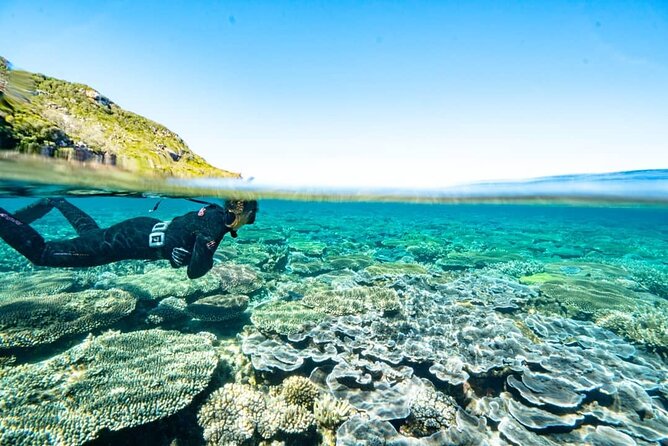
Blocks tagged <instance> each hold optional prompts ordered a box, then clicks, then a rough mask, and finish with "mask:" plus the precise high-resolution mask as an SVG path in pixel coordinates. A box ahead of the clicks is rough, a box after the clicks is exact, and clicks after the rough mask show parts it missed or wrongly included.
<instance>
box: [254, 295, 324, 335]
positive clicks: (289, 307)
mask: <svg viewBox="0 0 668 446" xmlns="http://www.w3.org/2000/svg"><path fill="white" fill-rule="evenodd" d="M326 317H327V315H326V314H325V313H323V312H321V311H317V310H315V309H311V308H308V307H306V306H304V305H302V304H301V303H299V302H285V301H273V302H269V303H266V304H264V305H262V306H259V307H255V309H254V310H253V313H252V315H251V321H252V322H253V325H255V326H256V327H257V328H258V329H259V330H261V331H263V332H273V333H278V334H291V333H298V332H300V331H303V330H305V329H306V328H308V327H311V326H313V325H316V324H318V323H320V322H321V321H323V320H324V319H325V318H326Z"/></svg>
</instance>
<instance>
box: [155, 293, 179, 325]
mask: <svg viewBox="0 0 668 446" xmlns="http://www.w3.org/2000/svg"><path fill="white" fill-rule="evenodd" d="M187 306H188V303H187V302H186V300H185V299H182V298H178V297H167V298H165V299H162V300H161V301H160V302H159V303H158V305H157V306H156V307H155V308H153V309H152V310H151V311H149V313H148V316H147V317H146V322H148V323H149V324H155V325H158V324H163V323H167V322H174V321H178V320H180V319H183V318H186V317H188V313H187V312H186V307H187Z"/></svg>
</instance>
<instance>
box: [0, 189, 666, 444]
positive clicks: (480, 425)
mask: <svg viewBox="0 0 668 446" xmlns="http://www.w3.org/2000/svg"><path fill="white" fill-rule="evenodd" d="M17 190H18V189H17ZM40 198H41V197H38V196H24V197H19V196H16V195H11V194H9V193H6V194H5V195H4V196H2V197H0V208H2V209H4V210H5V211H6V214H5V215H10V214H11V215H21V214H20V213H19V214H16V211H17V210H20V209H22V208H24V207H25V206H27V205H30V204H31V203H34V202H35V201H37V200H39V199H40ZM51 198H59V197H53V196H52V197H51ZM60 198H63V197H60ZM64 198H66V200H67V201H68V202H69V203H71V204H72V205H73V206H76V207H77V208H78V209H80V210H82V211H83V212H85V214H87V215H88V216H90V217H91V218H92V219H93V220H94V221H95V223H97V225H99V226H100V227H102V228H105V227H109V226H111V225H114V224H117V223H119V222H122V221H123V220H126V219H130V218H135V217H151V218H153V219H158V220H160V221H165V222H167V221H170V220H172V219H174V218H175V217H177V216H180V215H184V214H186V213H188V212H195V213H197V212H199V213H202V212H203V211H202V208H203V207H205V206H206V204H205V203H194V202H192V201H188V200H186V199H182V198H161V199H159V198H150V197H147V198H137V197H102V196H92V197H82V196H81V193H80V196H78V197H77V196H67V197H64ZM199 198H200V200H201V201H204V202H207V201H210V202H213V203H219V204H221V205H222V201H219V200H218V199H217V198H206V197H199ZM258 205H259V210H258V212H257V216H256V220H255V222H254V224H247V225H245V226H244V227H242V228H240V229H239V230H238V237H236V238H233V237H231V236H230V234H228V235H226V236H225V237H224V238H223V240H222V241H221V242H220V245H219V246H218V247H217V249H215V246H214V249H215V254H214V255H213V266H212V267H211V269H210V270H209V271H208V272H206V274H204V275H203V276H202V277H199V278H195V279H190V278H189V277H188V272H187V269H186V268H173V267H172V266H173V265H170V260H169V259H161V260H155V261H145V260H123V261H119V262H114V263H109V264H105V265H98V266H92V267H80V268H57V267H45V266H43V267H40V266H35V265H33V264H32V263H31V262H30V261H29V260H27V259H26V258H25V257H23V256H22V255H21V254H19V253H18V252H17V251H15V250H14V249H13V248H12V247H11V246H10V245H9V244H7V243H5V242H2V241H0V444H2V445H125V444H136V445H140V444H156V445H170V446H177V445H182V446H183V445H266V446H270V445H271V446H279V445H340V446H343V445H369V446H371V445H425V446H435V445H580V444H586V445H608V446H611V445H651V444H667V443H666V442H668V254H667V253H668V207H667V206H665V205H640V204H638V205H633V204H628V203H627V204H623V205H622V204H615V203H599V204H598V205H586V204H582V203H580V204H577V205H567V204H563V203H556V202H550V201H549V200H548V201H545V202H543V203H533V204H520V203H515V204H490V203H488V204H474V203H468V204H454V203H450V204H424V203H405V202H403V203H402V202H387V203H380V202H373V201H368V202H315V201H291V200H277V199H266V200H262V199H260V200H259V203H258ZM193 215H195V214H193ZM31 226H32V227H33V228H34V229H35V230H36V231H37V232H38V233H39V234H41V235H42V236H43V237H44V239H45V240H47V241H50V240H63V239H72V238H74V237H77V232H76V231H75V229H74V228H73V226H72V225H71V224H70V223H69V222H68V220H66V219H65V218H64V217H63V214H62V213H61V212H58V210H57V209H53V210H51V212H48V213H46V214H45V215H43V216H39V218H34V221H33V222H32V223H31ZM106 242H107V240H99V243H100V244H101V245H102V244H104V243H106ZM146 243H147V245H148V243H149V241H148V240H147V241H146ZM141 248H142V249H144V248H146V247H145V246H142V247H141ZM127 249H128V250H133V249H139V248H138V247H136V246H131V245H129V246H128V247H127ZM172 261H174V260H173V259H172Z"/></svg>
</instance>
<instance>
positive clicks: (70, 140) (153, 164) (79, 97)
mask: <svg viewBox="0 0 668 446" xmlns="http://www.w3.org/2000/svg"><path fill="white" fill-rule="evenodd" d="M9 67H10V66H9V64H8V62H7V60H6V59H4V58H2V57H0V149H1V150H13V151H18V152H22V153H27V154H40V155H44V156H47V157H54V158H60V159H66V160H72V161H84V162H87V163H102V164H110V165H115V166H117V167H120V168H121V169H124V170H128V171H131V172H135V173H141V174H150V175H160V176H176V177H240V175H239V174H237V173H233V172H228V171H224V170H221V169H217V168H215V167H213V166H211V165H209V164H208V163H207V162H206V161H205V160H204V159H203V158H202V157H200V156H198V155H196V154H195V153H193V152H192V151H191V150H190V149H189V148H188V146H187V145H186V143H185V142H184V141H183V140H182V139H181V138H180V137H179V136H178V135H177V134H175V133H174V132H172V131H170V130H169V129H167V128H166V127H164V126H162V125H160V124H158V123H156V122H154V121H151V120H149V119H146V118H144V117H142V116H139V115H137V114H135V113H132V112H129V111H126V110H123V109H122V108H120V107H119V106H117V105H116V104H114V103H113V102H112V101H111V100H109V99H108V98H106V97H105V96H103V95H101V94H100V93H99V92H97V91H96V90H94V89H93V88H91V87H89V86H87V85H83V84H77V83H72V82H66V81H62V80H59V79H54V78H51V77H48V76H44V75H42V74H34V73H28V72H25V71H13V70H10V68H9Z"/></svg>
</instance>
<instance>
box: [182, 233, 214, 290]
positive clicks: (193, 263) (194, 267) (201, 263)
mask: <svg viewBox="0 0 668 446" xmlns="http://www.w3.org/2000/svg"><path fill="white" fill-rule="evenodd" d="M216 248H218V242H217V241H216V240H214V239H213V238H211V237H206V236H203V235H198V236H197V239H196V240H195V246H194V247H193V253H192V257H191V258H190V263H189V264H188V278H190V279H197V278H198V277H202V276H203V275H204V274H206V273H207V272H208V271H209V270H210V269H211V267H213V253H215V252H216Z"/></svg>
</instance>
